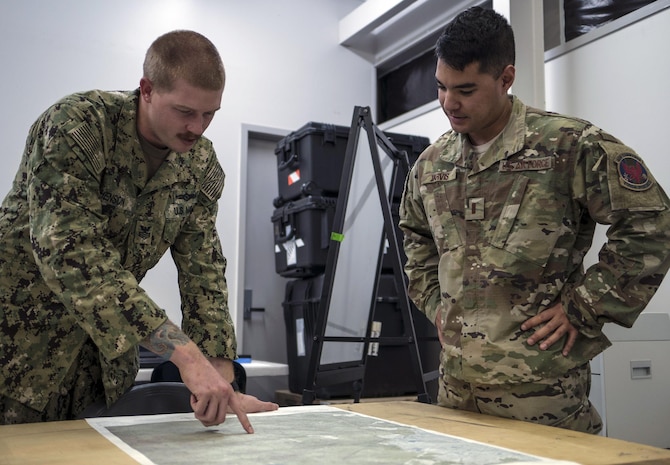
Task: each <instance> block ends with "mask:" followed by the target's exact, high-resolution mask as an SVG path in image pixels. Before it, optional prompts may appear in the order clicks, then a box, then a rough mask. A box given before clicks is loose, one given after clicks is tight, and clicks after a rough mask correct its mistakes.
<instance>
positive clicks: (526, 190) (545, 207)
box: [491, 175, 571, 267]
mask: <svg viewBox="0 0 670 465" xmlns="http://www.w3.org/2000/svg"><path fill="white" fill-rule="evenodd" d="M568 204H569V199H568V197H567V196H566V195H565V194H562V193H561V192H560V191H558V190H557V189H556V188H555V186H554V185H553V184H552V183H551V182H543V179H542V177H541V176H538V177H537V178H531V177H528V176H524V175H517V177H516V179H515V180H514V182H513V184H512V188H511V189H510V192H509V194H508V196H507V199H506V201H505V205H504V206H503V208H502V211H501V214H500V218H499V220H498V225H497V226H496V230H495V233H494V235H493V238H492V241H491V245H493V246H494V247H498V248H501V249H504V250H505V251H507V252H509V253H511V254H513V255H514V256H516V257H519V258H521V259H523V260H526V261H528V262H530V263H534V264H535V265H538V266H540V267H544V266H545V265H546V263H547V261H548V260H549V257H550V256H551V254H552V253H553V252H554V249H555V246H556V243H557V241H558V240H559V238H561V237H562V236H564V235H565V234H570V233H571V229H570V228H569V225H568V224H567V223H566V222H565V213H566V210H567V208H568Z"/></svg>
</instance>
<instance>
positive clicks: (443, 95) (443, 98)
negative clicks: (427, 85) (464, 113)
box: [439, 90, 460, 111]
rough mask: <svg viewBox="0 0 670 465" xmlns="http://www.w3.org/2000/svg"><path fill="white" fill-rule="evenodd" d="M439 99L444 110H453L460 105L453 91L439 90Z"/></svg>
mask: <svg viewBox="0 0 670 465" xmlns="http://www.w3.org/2000/svg"><path fill="white" fill-rule="evenodd" d="M439 99H440V104H441V105H442V109H443V110H444V111H454V110H456V109H458V107H459V106H460V101H459V100H458V98H457V96H456V93H455V92H454V91H449V90H440V95H439Z"/></svg>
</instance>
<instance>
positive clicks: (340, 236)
mask: <svg viewBox="0 0 670 465" xmlns="http://www.w3.org/2000/svg"><path fill="white" fill-rule="evenodd" d="M330 239H331V240H333V241H337V242H342V241H343V240H344V234H342V233H337V232H331V233H330Z"/></svg>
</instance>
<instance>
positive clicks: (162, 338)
mask: <svg viewBox="0 0 670 465" xmlns="http://www.w3.org/2000/svg"><path fill="white" fill-rule="evenodd" d="M189 341H190V339H189V338H188V336H187V335H186V334H184V332H183V331H182V330H181V329H180V328H179V327H178V326H177V325H175V324H174V323H172V322H171V321H166V322H165V323H163V324H162V325H161V326H159V327H158V328H157V329H156V331H154V332H153V333H151V334H150V335H149V336H148V337H147V338H146V339H144V340H143V341H142V346H143V347H145V348H146V349H148V350H150V351H151V352H153V353H154V354H156V355H160V356H161V357H163V358H165V359H167V360H169V359H170V357H172V353H173V352H174V349H175V347H177V346H185V345H186V344H188V343H189Z"/></svg>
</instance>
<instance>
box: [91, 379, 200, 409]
mask: <svg viewBox="0 0 670 465" xmlns="http://www.w3.org/2000/svg"><path fill="white" fill-rule="evenodd" d="M192 411H193V409H192V408H191V392H190V391H189V390H188V388H187V387H186V385H185V384H184V383H179V382H157V383H146V384H138V385H135V386H133V387H132V388H131V389H130V390H129V391H128V392H126V393H125V394H124V395H122V396H121V397H120V398H119V400H118V401H116V403H115V404H114V405H112V406H111V407H107V405H106V404H105V403H104V401H101V402H97V403H95V404H92V405H89V406H88V407H87V408H86V409H85V410H84V411H83V412H82V413H81V414H80V415H79V418H93V417H116V416H126V415H155V414H161V413H188V412H192Z"/></svg>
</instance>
